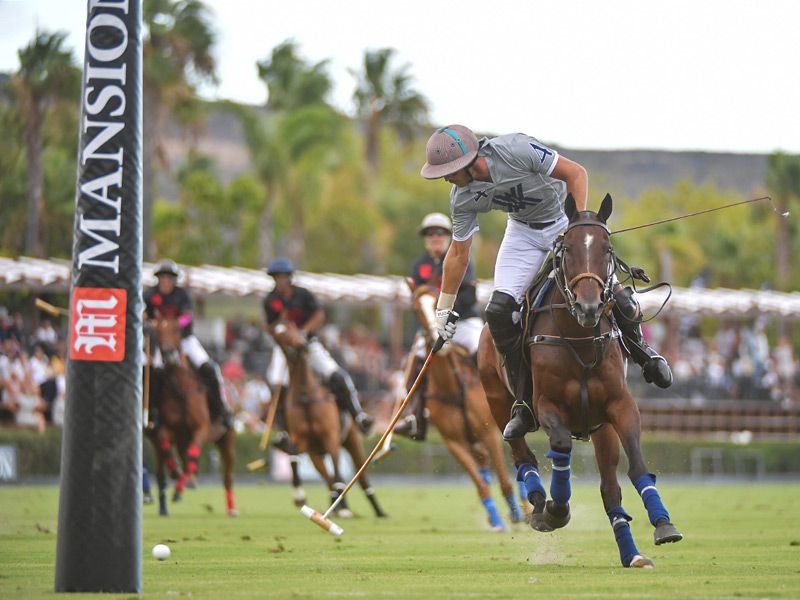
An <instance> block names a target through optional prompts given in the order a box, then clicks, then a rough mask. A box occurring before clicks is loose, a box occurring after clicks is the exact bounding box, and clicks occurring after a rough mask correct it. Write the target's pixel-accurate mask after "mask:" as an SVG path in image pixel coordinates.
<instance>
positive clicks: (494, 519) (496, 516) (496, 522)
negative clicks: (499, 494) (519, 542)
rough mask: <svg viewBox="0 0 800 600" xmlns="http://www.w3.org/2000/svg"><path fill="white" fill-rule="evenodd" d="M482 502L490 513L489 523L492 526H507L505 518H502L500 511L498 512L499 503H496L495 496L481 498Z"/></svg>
mask: <svg viewBox="0 0 800 600" xmlns="http://www.w3.org/2000/svg"><path fill="white" fill-rule="evenodd" d="M481 503H482V504H483V506H484V508H485V509H486V512H487V513H488V515H489V523H490V524H491V526H492V527H503V528H505V525H503V519H501V518H500V513H499V512H497V505H496V504H495V503H494V498H492V497H491V496H489V497H488V498H484V499H483V500H481Z"/></svg>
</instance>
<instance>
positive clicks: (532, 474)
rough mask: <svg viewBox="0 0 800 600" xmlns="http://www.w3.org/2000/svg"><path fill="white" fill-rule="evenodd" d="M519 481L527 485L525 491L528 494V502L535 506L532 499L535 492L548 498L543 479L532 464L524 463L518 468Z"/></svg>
mask: <svg viewBox="0 0 800 600" xmlns="http://www.w3.org/2000/svg"><path fill="white" fill-rule="evenodd" d="M517 481H521V482H522V483H523V484H524V485H525V490H526V491H527V492H528V496H527V498H528V502H530V503H531V504H533V501H532V500H531V497H532V496H533V494H534V493H535V492H539V493H540V494H541V495H542V496H544V497H545V498H547V492H546V491H545V490H544V486H543V485H542V478H541V477H540V476H539V471H538V470H537V469H536V467H534V466H533V465H532V464H530V463H522V464H521V465H520V466H519V467H518V468H517Z"/></svg>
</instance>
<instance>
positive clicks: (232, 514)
mask: <svg viewBox="0 0 800 600" xmlns="http://www.w3.org/2000/svg"><path fill="white" fill-rule="evenodd" d="M228 516H229V517H238V516H239V511H238V510H236V509H235V508H229V509H228Z"/></svg>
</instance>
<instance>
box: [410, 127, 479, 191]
mask: <svg viewBox="0 0 800 600" xmlns="http://www.w3.org/2000/svg"><path fill="white" fill-rule="evenodd" d="M425 153H426V157H427V159H428V160H427V162H426V163H425V164H424V165H422V169H421V170H420V175H422V176H423V177H424V178H425V179H439V178H440V177H445V176H447V175H452V174H453V173H457V172H458V171H460V170H461V169H463V168H464V167H467V166H469V165H470V164H472V162H473V161H474V160H475V158H476V157H477V156H478V138H477V137H476V136H475V134H474V133H472V130H471V129H470V128H469V127H464V126H463V125H448V126H447V127H440V128H439V129H437V130H436V131H435V132H434V134H433V135H432V136H431V137H430V138H429V139H428V144H427V146H425Z"/></svg>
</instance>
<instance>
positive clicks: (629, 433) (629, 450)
mask: <svg viewBox="0 0 800 600" xmlns="http://www.w3.org/2000/svg"><path fill="white" fill-rule="evenodd" d="M606 411H607V413H608V416H609V419H610V421H611V424H612V425H613V426H614V429H616V431H617V434H618V435H619V439H620V440H621V441H622V447H623V448H624V449H625V454H626V455H627V456H628V464H629V465H630V468H629V469H628V477H629V478H630V480H631V483H633V486H634V487H635V488H636V491H637V492H638V493H639V496H641V498H642V502H643V503H644V506H645V508H646V509H647V516H648V517H649V519H650V523H652V524H653V527H655V528H656V529H655V532H654V534H653V535H654V540H655V543H656V545H660V544H665V543H668V542H679V541H681V540H682V539H683V534H681V533H680V532H679V531H678V529H677V528H676V527H675V526H674V525H673V524H672V523H671V522H670V518H669V513H668V512H667V509H666V507H665V506H664V502H663V501H662V500H661V494H659V493H658V489H656V476H655V475H654V474H653V473H650V472H649V471H648V469H647V465H646V464H645V462H644V456H643V454H642V446H641V443H640V440H639V435H640V432H641V420H640V417H639V408H638V407H637V406H636V403H635V402H634V401H633V398H631V395H630V394H629V393H628V392H627V391H625V392H624V394H623V396H622V397H621V399H620V400H617V401H615V402H612V403H610V404H609V405H608V407H607V409H606Z"/></svg>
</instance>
